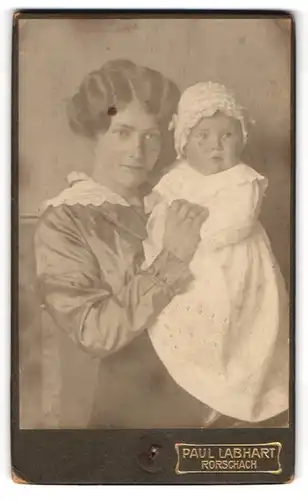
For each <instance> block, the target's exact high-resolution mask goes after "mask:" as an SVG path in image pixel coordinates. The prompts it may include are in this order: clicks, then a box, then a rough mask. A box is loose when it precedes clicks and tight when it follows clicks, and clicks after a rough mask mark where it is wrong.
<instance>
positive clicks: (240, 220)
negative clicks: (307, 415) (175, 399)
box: [144, 162, 289, 422]
mask: <svg viewBox="0 0 308 500" xmlns="http://www.w3.org/2000/svg"><path fill="white" fill-rule="evenodd" d="M266 186H267V180H266V179H265V178H264V177H262V176H261V175H260V174H258V173H257V172H256V171H255V170H253V169H252V168H250V167H248V166H247V165H244V164H239V165H236V166H234V167H232V168H231V169H229V170H227V171H224V172H220V173H218V174H215V175H210V176H202V175H201V174H199V173H198V172H196V171H194V170H193V169H192V168H191V167H189V166H188V165H187V164H186V163H185V162H181V163H180V164H179V165H178V166H177V167H176V168H175V169H173V170H172V171H171V172H169V173H168V174H167V175H166V176H164V177H163V178H162V180H161V181H160V182H159V184H158V185H157V186H156V188H155V191H156V193H159V194H160V199H161V202H160V203H158V204H157V205H156V207H155V208H154V210H153V212H152V214H151V216H150V219H149V223H148V233H149V238H148V240H146V241H145V244H144V248H145V254H146V262H147V264H150V263H151V262H152V261H153V259H154V258H155V257H156V255H157V254H158V253H159V252H160V250H161V248H162V240H163V233H164V225H165V215H166V209H167V207H168V205H169V204H170V203H171V202H172V201H173V200H175V199H186V200H188V201H190V202H192V203H198V204H200V205H203V206H205V207H207V208H208V209H209V214H210V215H209V218H208V219H207V221H206V222H205V223H204V225H203V226H202V228H201V233H200V235H201V242H200V244H199V246H198V248H197V251H196V253H195V255H194V258H193V260H192V262H191V264H190V268H191V271H192V273H193V275H194V277H195V280H194V281H193V283H192V285H191V286H190V288H189V289H188V290H187V291H186V292H185V293H183V294H181V295H177V296H175V297H174V298H173V299H172V301H171V303H170V304H169V305H168V306H167V307H166V308H165V309H164V311H163V312H162V314H161V315H160V317H159V318H158V319H157V321H156V322H155V323H154V324H153V325H152V326H151V327H150V328H149V335H150V338H151V341H152V343H153V346H154V348H155V350H156V352H157V354H158V356H159V357H160V359H161V360H162V362H163V363H164V365H165V366H166V368H167V370H168V371H169V373H170V374H171V376H172V377H173V378H174V380H175V381H176V382H177V383H178V384H179V385H180V386H181V387H183V388H184V389H185V390H186V391H187V392H189V393H190V394H192V395H193V396H194V397H196V398H197V399H199V400H200V401H202V402H204V403H205V404H207V405H209V406H210V407H211V408H213V409H214V410H216V411H217V412H219V413H222V414H224V415H228V416H231V417H234V418H239V419H241V420H246V421H250V422H255V421H261V420H264V419H267V418H270V417H272V416H274V415H277V414H278V413H280V412H283V411H284V410H286V409H287V408H288V392H289V390H288V378H289V312H288V297H287V293H286V290H285V285H284V281H283V278H282V276H281V273H280V270H279V267H278V265H277V263H276V260H275V258H274V256H273V253H272V251H271V246H270V243H269V240H268V237H267V235H266V233H265V231H264V229H263V228H262V226H261V224H260V223H259V222H258V215H259V211H260V204H261V201H262V196H263V193H264V191H265V189H266Z"/></svg>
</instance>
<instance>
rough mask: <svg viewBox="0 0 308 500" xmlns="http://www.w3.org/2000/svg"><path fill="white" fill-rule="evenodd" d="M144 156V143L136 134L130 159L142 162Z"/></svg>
mask: <svg viewBox="0 0 308 500" xmlns="http://www.w3.org/2000/svg"><path fill="white" fill-rule="evenodd" d="M143 156H144V152H143V141H142V137H141V136H140V135H139V134H135V135H134V137H133V140H132V144H131V152H130V157H131V158H133V159H134V160H135V161H140V162H142V160H143Z"/></svg>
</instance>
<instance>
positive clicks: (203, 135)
mask: <svg viewBox="0 0 308 500" xmlns="http://www.w3.org/2000/svg"><path fill="white" fill-rule="evenodd" d="M207 137H208V134H207V133H206V132H200V133H199V134H198V138H199V139H207Z"/></svg>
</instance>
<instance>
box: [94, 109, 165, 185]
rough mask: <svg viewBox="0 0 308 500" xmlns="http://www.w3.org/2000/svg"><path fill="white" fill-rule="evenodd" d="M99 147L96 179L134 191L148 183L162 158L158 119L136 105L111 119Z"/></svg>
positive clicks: (99, 138) (98, 142) (98, 143)
mask: <svg viewBox="0 0 308 500" xmlns="http://www.w3.org/2000/svg"><path fill="white" fill-rule="evenodd" d="M96 146H97V147H96V171H95V175H96V178H97V179H98V180H101V181H102V182H103V181H104V180H105V181H106V180H108V181H109V183H111V185H117V186H121V187H122V188H123V189H134V188H137V187H139V186H140V185H141V184H143V183H144V182H145V181H146V180H147V177H148V174H149V173H150V172H151V170H152V169H153V167H154V165H155V163H156V161H157V159H158V157H159V155H160V152H161V133H160V130H159V128H158V124H157V122H156V120H155V117H154V116H153V115H151V114H149V113H148V112H147V111H146V109H145V108H144V107H143V106H142V104H140V103H139V102H138V101H133V102H131V103H130V104H128V105H127V106H126V107H125V109H122V110H118V112H117V113H116V114H115V115H114V116H112V118H111V123H110V127H109V129H108V130H107V132H104V133H102V134H100V135H99V136H98V138H97V144H96Z"/></svg>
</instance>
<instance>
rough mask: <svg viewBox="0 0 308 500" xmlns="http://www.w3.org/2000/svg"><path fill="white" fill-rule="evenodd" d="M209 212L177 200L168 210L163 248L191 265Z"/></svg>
mask: <svg viewBox="0 0 308 500" xmlns="http://www.w3.org/2000/svg"><path fill="white" fill-rule="evenodd" d="M208 216H209V211H208V210H207V209H206V208H204V207H201V206H199V205H195V204H194V203H189V202H188V201H186V200H176V201H174V202H173V203H172V204H171V206H170V207H169V208H168V212H167V217H166V224H165V234H164V242H163V247H164V249H165V250H167V251H169V252H172V253H173V254H174V255H176V257H178V259H180V260H181V261H182V262H185V263H186V264H189V263H190V262H191V260H192V258H193V256H194V253H195V251H196V249H197V246H198V243H199V241H200V229H201V226H202V224H203V223H204V222H205V221H206V219H207V218H208Z"/></svg>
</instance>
